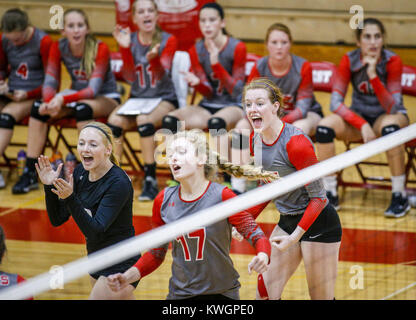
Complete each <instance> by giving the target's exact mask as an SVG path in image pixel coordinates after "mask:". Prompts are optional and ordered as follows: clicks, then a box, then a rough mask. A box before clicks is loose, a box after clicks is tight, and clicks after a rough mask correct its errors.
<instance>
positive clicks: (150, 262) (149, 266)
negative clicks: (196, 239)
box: [134, 190, 168, 278]
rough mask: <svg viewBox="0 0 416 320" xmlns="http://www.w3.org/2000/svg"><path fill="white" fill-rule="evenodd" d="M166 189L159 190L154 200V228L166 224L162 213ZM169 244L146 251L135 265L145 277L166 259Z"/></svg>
mask: <svg viewBox="0 0 416 320" xmlns="http://www.w3.org/2000/svg"><path fill="white" fill-rule="evenodd" d="M163 198H164V190H162V191H161V192H159V194H158V195H157V196H156V198H155V200H154V202H153V209H152V224H153V228H157V227H160V226H162V225H164V224H165V223H164V221H163V220H162V217H161V215H160V208H161V206H162V203H163ZM167 249H168V245H164V246H161V247H159V248H153V249H151V250H149V251H148V252H146V253H145V254H144V255H143V256H142V257H141V258H140V259H139V260H138V261H137V262H136V264H135V265H134V267H136V268H137V270H139V272H140V275H141V277H142V278H143V277H145V276H147V275H148V274H150V273H152V272H153V271H155V270H156V269H157V268H158V267H159V266H160V265H161V264H162V263H163V261H164V260H165V256H166V252H167Z"/></svg>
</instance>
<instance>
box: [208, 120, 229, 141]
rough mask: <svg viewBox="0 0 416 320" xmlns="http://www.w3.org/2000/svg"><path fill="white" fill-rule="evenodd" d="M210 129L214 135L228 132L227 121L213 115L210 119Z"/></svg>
mask: <svg viewBox="0 0 416 320" xmlns="http://www.w3.org/2000/svg"><path fill="white" fill-rule="evenodd" d="M208 129H209V133H210V134H211V135H212V136H214V137H215V136H220V135H223V134H226V133H227V123H226V122H225V120H224V119H223V118H218V117H213V118H211V119H209V120H208Z"/></svg>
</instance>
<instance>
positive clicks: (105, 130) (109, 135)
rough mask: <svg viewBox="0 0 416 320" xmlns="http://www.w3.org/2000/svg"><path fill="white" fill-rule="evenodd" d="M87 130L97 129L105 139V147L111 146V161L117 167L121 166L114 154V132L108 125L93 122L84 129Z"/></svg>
mask: <svg viewBox="0 0 416 320" xmlns="http://www.w3.org/2000/svg"><path fill="white" fill-rule="evenodd" d="M85 128H95V129H97V131H98V132H99V133H100V135H101V136H102V138H103V143H104V145H105V146H108V145H109V144H110V145H111V154H110V161H111V162H112V163H114V164H115V165H116V166H120V163H119V161H118V159H117V157H116V155H115V153H114V136H113V132H112V131H111V129H110V127H109V126H107V125H106V124H104V123H102V122H98V121H92V122H89V123H87V124H86V125H85V126H84V127H83V128H82V129H81V131H82V130H84V129H85Z"/></svg>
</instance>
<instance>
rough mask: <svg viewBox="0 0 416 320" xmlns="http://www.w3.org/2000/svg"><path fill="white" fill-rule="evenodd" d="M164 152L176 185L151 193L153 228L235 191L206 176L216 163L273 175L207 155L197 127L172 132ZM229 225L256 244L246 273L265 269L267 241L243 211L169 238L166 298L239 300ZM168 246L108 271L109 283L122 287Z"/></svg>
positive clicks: (154, 265)
mask: <svg viewBox="0 0 416 320" xmlns="http://www.w3.org/2000/svg"><path fill="white" fill-rule="evenodd" d="M167 157H168V161H169V165H170V169H171V171H172V174H173V177H174V179H176V180H177V181H178V182H179V185H178V186H175V187H167V188H165V189H164V190H163V191H161V192H160V193H159V194H158V196H157V197H156V199H155V201H154V204H153V216H152V221H153V223H154V225H155V227H157V226H161V225H164V224H167V223H171V222H173V221H176V220H178V219H180V218H182V217H186V216H189V215H192V214H194V213H195V212H198V211H200V210H202V209H205V208H208V207H211V206H213V205H215V204H217V203H219V202H221V201H226V200H227V199H230V198H232V197H234V196H235V194H234V193H233V192H232V191H231V190H230V189H228V188H227V187H225V186H223V185H221V184H218V183H216V182H211V181H210V180H209V178H210V177H211V176H214V174H215V168H216V167H217V166H218V165H217V163H219V168H220V169H221V170H225V171H228V173H230V174H238V175H241V174H247V175H250V176H251V178H253V179H260V178H264V179H275V178H276V177H277V176H276V175H275V174H274V173H269V172H262V171H261V170H259V169H258V168H253V167H252V166H246V167H245V168H238V167H235V166H233V165H232V164H230V163H223V161H219V160H220V159H219V156H218V154H216V155H215V156H212V154H210V152H209V147H208V145H207V142H206V136H205V134H204V133H203V132H201V131H199V130H192V131H189V132H188V131H181V132H179V133H177V134H176V135H174V136H173V139H172V140H171V141H168V144H167ZM211 162H215V163H214V164H211ZM263 208H264V206H263V205H258V206H257V207H253V208H251V209H250V211H253V214H257V213H258V212H257V211H261V210H262V209H263ZM232 226H235V227H236V228H237V230H238V231H239V232H240V234H241V235H243V236H244V237H245V238H246V239H247V240H248V241H249V242H250V243H251V245H252V246H254V247H255V248H256V252H257V255H256V256H255V257H254V258H253V259H252V261H251V262H250V263H249V266H248V268H249V272H251V270H255V271H256V272H258V273H263V272H264V271H266V270H267V265H268V262H269V253H270V243H269V241H268V239H267V238H266V236H265V235H264V233H263V231H262V230H261V229H260V227H259V226H258V225H257V224H256V222H255V221H254V219H253V217H252V214H250V213H249V212H248V211H243V212H240V213H237V214H235V215H233V216H231V217H229V218H227V219H224V220H221V221H219V222H217V223H214V224H213V225H210V226H206V227H203V228H201V229H199V230H196V231H194V232H191V233H189V234H186V235H183V236H180V237H178V238H177V239H176V240H174V241H172V256H173V264H172V277H171V278H170V282H169V294H168V297H167V298H168V299H239V288H240V283H239V282H238V277H239V275H238V273H237V271H236V270H235V269H234V267H233V263H232V260H231V258H230V255H229V252H230V244H231V238H232V236H231V229H232ZM168 245H169V244H165V245H163V246H160V247H158V248H154V249H152V250H150V251H148V252H147V253H145V254H144V255H143V257H142V258H140V259H139V260H138V261H137V263H136V264H135V265H134V267H132V268H130V269H129V270H127V271H126V272H124V273H123V274H121V273H119V274H115V275H112V276H109V277H108V278H107V279H108V283H109V285H110V287H111V288H112V289H113V290H115V291H118V290H122V289H123V288H124V287H125V286H126V285H128V284H129V283H131V282H134V281H137V280H139V279H141V278H142V277H144V276H146V275H148V274H149V273H151V272H152V271H154V270H155V269H156V268H158V267H159V265H160V264H161V263H162V262H163V260H164V258H165V255H166V252H167V249H168Z"/></svg>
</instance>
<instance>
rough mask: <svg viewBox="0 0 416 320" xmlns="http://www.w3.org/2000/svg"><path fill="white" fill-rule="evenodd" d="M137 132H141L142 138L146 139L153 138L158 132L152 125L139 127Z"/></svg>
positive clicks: (146, 124) (147, 124)
mask: <svg viewBox="0 0 416 320" xmlns="http://www.w3.org/2000/svg"><path fill="white" fill-rule="evenodd" d="M137 131H138V132H139V134H140V136H141V137H143V138H145V137H150V136H153V135H154V134H155V132H156V129H155V126H154V125H153V124H152V123H145V124H141V125H140V126H138V127H137Z"/></svg>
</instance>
